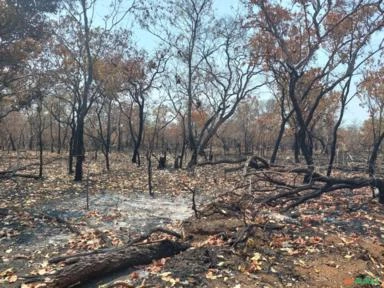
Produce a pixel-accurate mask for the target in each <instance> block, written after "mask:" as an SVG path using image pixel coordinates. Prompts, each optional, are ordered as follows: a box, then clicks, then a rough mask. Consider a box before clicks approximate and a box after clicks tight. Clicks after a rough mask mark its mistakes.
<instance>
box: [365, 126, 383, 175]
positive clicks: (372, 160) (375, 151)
mask: <svg viewBox="0 0 384 288" xmlns="http://www.w3.org/2000/svg"><path fill="white" fill-rule="evenodd" d="M383 140H384V133H382V134H381V135H380V137H379V138H378V139H377V140H376V142H375V143H374V144H373V148H372V152H371V155H370V156H369V160H368V173H369V176H370V177H373V176H375V167H376V160H377V156H378V155H379V151H380V146H381V143H382V142H383Z"/></svg>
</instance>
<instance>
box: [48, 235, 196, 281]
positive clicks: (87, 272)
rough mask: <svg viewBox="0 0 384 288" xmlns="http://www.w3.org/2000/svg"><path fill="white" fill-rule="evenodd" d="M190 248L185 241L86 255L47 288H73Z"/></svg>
mask: <svg viewBox="0 0 384 288" xmlns="http://www.w3.org/2000/svg"><path fill="white" fill-rule="evenodd" d="M189 247H190V245H189V244H188V243H186V242H175V241H171V240H162V241H160V242H156V243H154V244H149V245H145V246H132V247H126V248H122V249H119V250H117V251H112V252H110V253H103V254H94V255H89V256H85V257H82V258H81V259H80V260H79V261H77V262H76V263H74V264H72V265H69V266H65V267H64V268H63V269H62V270H60V271H58V272H57V273H56V274H55V275H53V278H52V282H51V283H49V284H48V287H52V288H65V287H73V286H75V285H78V284H82V283H85V282H87V281H89V280H93V279H95V278H98V277H101V276H105V275H107V274H109V273H111V272H115V271H118V270H121V269H126V268H130V267H133V266H138V265H147V264H150V263H151V262H152V261H153V260H158V259H161V258H165V257H171V256H174V255H176V254H178V253H180V252H182V251H184V250H186V249H188V248H189Z"/></svg>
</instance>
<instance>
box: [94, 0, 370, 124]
mask: <svg viewBox="0 0 384 288" xmlns="http://www.w3.org/2000/svg"><path fill="white" fill-rule="evenodd" d="M101 2H102V3H103V4H102V6H104V5H106V3H107V1H106V2H104V1H101ZM239 2H240V1H239V0H214V9H215V10H216V11H217V15H218V16H222V17H225V16H227V15H233V12H234V11H235V10H236V9H237V8H238V7H239V6H240V4H239ZM105 9H106V7H105V6H104V8H101V10H98V11H96V14H98V16H101V15H104V14H105V12H106V10H105ZM103 10H104V11H103ZM133 32H134V42H136V43H137V45H138V46H139V47H141V48H144V49H146V50H151V49H155V48H156V46H157V45H158V41H159V40H158V39H156V38H155V36H153V35H151V34H150V33H148V32H146V31H143V30H140V29H138V28H135V30H134V31H133ZM352 90H353V89H352ZM267 97H268V93H265V91H262V92H261V93H260V98H261V99H266V98H267ZM367 118H368V113H367V112H366V110H365V108H363V107H361V105H360V101H359V99H358V97H354V98H353V99H352V101H351V102H349V104H348V106H347V108H346V111H345V115H344V120H343V124H342V125H343V126H350V125H361V124H362V123H363V121H364V120H365V119H367Z"/></svg>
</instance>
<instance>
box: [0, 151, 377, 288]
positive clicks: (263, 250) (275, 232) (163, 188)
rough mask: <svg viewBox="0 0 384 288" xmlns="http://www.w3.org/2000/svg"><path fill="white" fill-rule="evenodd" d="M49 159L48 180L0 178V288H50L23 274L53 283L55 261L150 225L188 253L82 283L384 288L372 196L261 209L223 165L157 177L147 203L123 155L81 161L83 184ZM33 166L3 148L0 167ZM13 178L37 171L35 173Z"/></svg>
mask: <svg viewBox="0 0 384 288" xmlns="http://www.w3.org/2000/svg"><path fill="white" fill-rule="evenodd" d="M56 158H58V156H57V155H55V154H48V155H46V162H47V163H48V164H47V165H46V166H45V167H44V179H43V180H34V179H29V178H23V177H13V178H10V179H0V199H1V201H0V287H20V286H21V287H24V288H26V287H46V283H44V282H43V283H41V282H40V283H29V284H27V282H28V279H29V277H27V276H28V275H29V276H30V275H43V277H44V278H46V279H45V280H49V275H50V274H52V273H55V271H58V270H60V269H61V268H62V266H63V265H64V264H62V263H60V264H48V260H49V259H51V258H52V257H55V256H58V255H70V254H74V253H79V252H84V251H92V250H95V249H99V248H103V247H119V246H121V245H123V244H124V243H127V242H129V241H130V240H132V239H135V238H137V237H138V236H140V235H141V234H142V233H147V232H148V231H150V230H151V229H153V228H155V227H164V228H167V229H170V230H174V231H177V232H180V233H182V234H183V235H185V236H187V237H188V238H189V239H190V240H189V241H190V242H191V244H192V248H190V249H188V250H186V251H184V252H182V253H180V254H178V255H176V256H174V257H171V258H166V259H161V260H158V261H154V262H153V263H152V264H151V265H148V266H141V267H135V268H134V269H130V270H124V271H121V272H119V273H115V274H112V275H110V276H108V277H102V278H100V279H95V280H94V281H93V282H91V283H86V284H82V286H79V287H236V288H241V287H384V284H382V281H383V282H384V225H383V224H384V207H383V206H382V205H380V204H378V202H377V200H376V199H371V197H372V196H371V195H372V192H371V191H370V189H356V190H354V191H349V190H342V191H335V192H333V193H329V194H327V195H323V196H322V197H321V198H320V199H314V200H311V201H308V202H307V203H305V204H302V205H300V206H299V207H297V208H295V209H293V210H291V211H290V212H287V213H285V214H284V215H283V214H281V213H280V211H279V207H270V206H265V205H264V206H263V205H260V204H259V199H262V198H263V197H266V196H267V195H264V194H266V193H267V192H260V190H262V189H258V188H260V185H262V184H261V183H248V182H247V181H245V180H244V179H243V177H242V175H241V173H242V171H240V172H233V173H227V174H225V173H224V168H225V167H230V165H229V166H228V165H215V166H204V167H198V168H196V169H195V170H194V171H193V172H191V171H186V170H177V171H175V170H172V169H166V170H157V169H154V171H153V184H154V192H155V197H154V198H152V197H150V196H149V195H148V192H147V176H146V167H145V163H144V165H143V167H136V166H134V165H132V164H131V163H130V161H129V156H128V155H123V154H120V155H113V157H112V159H111V163H112V170H111V171H110V172H106V171H104V168H103V161H102V160H103V159H99V160H98V161H95V160H89V161H87V162H86V163H85V166H84V168H85V169H84V170H85V173H84V178H85V180H84V181H83V182H82V183H75V182H73V181H72V176H68V175H67V173H66V169H67V168H66V159H64V158H62V159H56ZM53 160H54V161H53ZM36 162H38V161H37V155H36V154H35V153H31V152H24V153H20V154H19V155H15V154H12V153H10V154H7V153H5V152H3V154H0V171H4V170H11V169H13V168H14V167H15V166H16V165H18V167H23V166H25V165H29V164H34V163H36ZM232 167H233V166H232ZM18 173H20V174H34V175H36V173H37V166H35V165H30V166H28V167H25V169H23V170H21V171H19V172H18ZM249 185H253V188H254V189H250V186H249ZM191 191H195V192H196V205H197V211H196V213H197V216H198V217H196V216H195V211H193V210H192V208H191V207H192V200H191V199H192V192H191ZM87 194H88V195H89V197H88V207H87V197H86V195H87ZM169 237H170V236H167V235H162V234H156V235H154V236H152V237H151V238H150V239H148V241H152V240H158V239H162V238H169ZM48 282H49V281H48Z"/></svg>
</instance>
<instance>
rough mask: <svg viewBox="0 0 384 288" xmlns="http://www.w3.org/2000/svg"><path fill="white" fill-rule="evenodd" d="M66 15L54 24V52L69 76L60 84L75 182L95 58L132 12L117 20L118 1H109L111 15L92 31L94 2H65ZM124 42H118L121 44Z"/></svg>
mask: <svg viewBox="0 0 384 288" xmlns="http://www.w3.org/2000/svg"><path fill="white" fill-rule="evenodd" d="M64 4H65V5H64V7H65V11H66V15H64V16H63V17H61V18H60V19H59V20H58V23H57V26H56V28H57V30H58V31H57V33H56V39H55V40H56V41H57V50H58V53H60V54H62V55H63V58H62V65H63V67H64V69H66V70H68V71H69V72H70V75H66V76H67V77H65V79H63V80H64V83H65V85H66V86H67V89H68V92H69V93H71V94H72V100H71V102H72V111H73V113H72V115H73V135H72V136H73V142H72V145H73V151H71V152H70V153H72V152H73V155H74V156H75V157H76V167H75V177H74V178H75V181H81V180H82V178H83V162H84V159H85V149H84V126H85V119H86V116H87V114H88V111H89V109H90V108H91V107H92V105H93V103H94V102H95V100H96V99H97V97H98V93H97V89H96V88H95V85H94V66H95V61H96V60H97V59H98V57H99V56H101V55H103V54H102V53H103V51H104V49H106V47H108V46H106V44H108V42H104V41H108V40H109V38H108V37H109V35H110V33H109V32H111V31H112V30H113V29H114V28H115V27H116V25H117V24H118V23H120V22H121V20H122V19H123V18H124V17H125V16H126V14H127V13H128V12H129V11H130V9H132V8H133V6H130V8H128V9H127V10H126V12H125V13H123V15H122V16H120V15H121V14H120V12H121V11H119V9H118V7H119V5H121V1H117V0H116V1H113V3H112V6H113V9H112V10H113V11H112V12H111V14H110V15H108V16H107V17H105V18H104V19H105V25H104V27H103V28H98V29H92V27H91V23H92V20H93V19H92V18H89V17H90V16H89V15H93V14H90V11H92V10H93V9H95V5H96V1H94V0H93V1H87V0H77V1H71V0H67V1H65V3H64ZM124 40H125V39H124V38H123V39H120V41H121V42H123V41H124Z"/></svg>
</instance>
